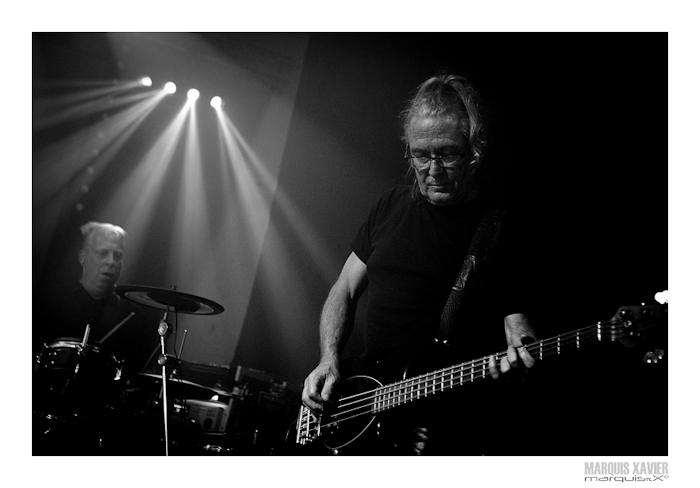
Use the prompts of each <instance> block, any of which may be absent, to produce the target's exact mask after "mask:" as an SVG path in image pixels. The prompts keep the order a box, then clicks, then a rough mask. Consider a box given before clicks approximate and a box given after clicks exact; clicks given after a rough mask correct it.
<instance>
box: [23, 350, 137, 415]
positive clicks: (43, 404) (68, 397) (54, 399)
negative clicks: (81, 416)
mask: <svg viewBox="0 0 700 488" xmlns="http://www.w3.org/2000/svg"><path fill="white" fill-rule="evenodd" d="M122 363H123V361H121V360H120V359H118V358H117V357H116V356H115V355H114V354H112V353H111V352H109V351H108V350H107V349H106V348H104V346H102V345H98V344H95V343H92V342H90V343H88V344H86V345H85V346H83V345H82V342H81V341H79V340H77V339H73V338H68V339H58V340H56V341H54V342H50V343H46V344H44V347H43V349H42V351H41V354H40V355H39V356H38V357H37V360H36V365H35V373H34V380H33V381H34V396H35V406H36V405H37V402H38V406H39V408H40V409H41V410H42V411H44V412H52V411H55V410H56V409H62V410H65V409H66V408H67V409H68V411H70V412H71V413H86V412H92V411H94V409H95V407H103V406H109V405H111V404H113V403H114V402H116V401H117V400H118V398H119V393H120V391H121V390H122V387H123V382H122Z"/></svg>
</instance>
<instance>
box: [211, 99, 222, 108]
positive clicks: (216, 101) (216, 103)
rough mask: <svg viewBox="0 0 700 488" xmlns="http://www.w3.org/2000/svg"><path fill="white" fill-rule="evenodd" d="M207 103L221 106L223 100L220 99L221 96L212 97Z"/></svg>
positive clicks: (216, 106) (217, 106) (215, 106)
mask: <svg viewBox="0 0 700 488" xmlns="http://www.w3.org/2000/svg"><path fill="white" fill-rule="evenodd" d="M209 104H210V105H211V106H212V107H214V108H221V106H222V105H223V104H224V102H223V101H222V100H221V97H214V98H212V99H211V102H209Z"/></svg>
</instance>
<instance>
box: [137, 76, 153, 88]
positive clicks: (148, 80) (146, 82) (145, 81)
mask: <svg viewBox="0 0 700 488" xmlns="http://www.w3.org/2000/svg"><path fill="white" fill-rule="evenodd" d="M139 83H140V84H141V86H151V85H152V84H153V80H152V79H151V77H150V76H144V77H143V78H141V79H140V80H139Z"/></svg>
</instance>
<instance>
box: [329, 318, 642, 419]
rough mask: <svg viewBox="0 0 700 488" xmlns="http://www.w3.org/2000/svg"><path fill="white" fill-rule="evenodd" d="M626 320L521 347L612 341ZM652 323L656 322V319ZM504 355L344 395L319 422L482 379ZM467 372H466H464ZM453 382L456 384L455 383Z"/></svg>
mask: <svg viewBox="0 0 700 488" xmlns="http://www.w3.org/2000/svg"><path fill="white" fill-rule="evenodd" d="M626 322H627V321H626V320H613V321H609V322H606V323H603V322H601V323H598V324H594V325H591V326H587V327H583V328H581V329H577V330H574V331H570V332H567V333H564V334H562V335H560V336H556V337H553V338H549V339H544V340H542V341H536V342H534V343H531V344H528V345H526V346H523V347H525V349H526V350H527V351H528V352H530V354H532V355H533V356H534V357H535V358H537V357H539V358H540V359H542V358H544V357H546V356H549V355H552V354H555V353H556V354H560V353H561V352H564V351H568V350H571V349H574V348H579V347H581V346H582V345H585V344H588V343H591V342H595V341H597V340H599V339H603V337H602V336H601V337H600V338H599V337H598V336H599V333H600V334H604V335H605V336H606V337H605V338H606V339H610V340H611V341H612V340H616V339H618V338H619V337H618V335H622V334H621V333H627V331H626V330H625V329H626V327H625V325H624V324H625V323H626ZM645 322H649V320H648V319H647V320H644V319H642V320H641V321H638V323H637V324H636V325H637V326H640V325H641V326H642V327H638V329H639V328H644V324H645ZM653 322H656V319H655V318H654V319H653ZM506 355H507V353H506V352H505V351H503V352H500V353H497V354H493V355H492V356H485V357H483V358H480V359H476V360H472V361H469V362H466V363H462V364H458V365H454V366H450V367H447V368H443V369H442V370H437V371H434V372H430V373H425V374H423V375H420V376H416V377H414V378H409V379H407V380H402V381H399V382H395V383H391V384H389V385H385V386H382V387H379V388H377V389H375V390H372V391H368V392H363V393H358V394H356V395H351V396H347V397H344V398H342V399H341V400H340V401H339V402H338V407H337V411H336V412H335V413H333V414H331V415H330V416H329V417H330V421H329V422H324V423H322V427H325V426H329V425H336V424H337V423H339V422H342V421H346V420H351V419H354V418H357V417H360V416H364V415H370V414H371V415H374V414H376V413H379V412H381V411H384V410H387V409H389V408H393V407H394V406H398V405H401V404H403V403H406V402H408V401H413V400H417V399H420V398H423V397H426V396H429V395H432V394H434V393H439V392H440V391H444V390H446V389H449V388H452V387H453V386H461V385H463V384H464V383H468V382H472V381H474V380H477V379H482V378H485V377H487V376H489V374H490V371H489V369H488V366H487V364H488V361H489V359H490V357H494V358H495V360H496V368H497V370H500V359H502V358H503V357H505V356H506ZM467 371H468V373H467V374H465V372H467ZM446 380H447V382H448V383H449V386H447V387H446V386H445V382H446ZM455 382H456V383H457V384H456V385H455ZM423 390H425V391H423ZM382 396H385V397H387V399H386V400H378V398H381V397H382ZM377 405H379V406H377Z"/></svg>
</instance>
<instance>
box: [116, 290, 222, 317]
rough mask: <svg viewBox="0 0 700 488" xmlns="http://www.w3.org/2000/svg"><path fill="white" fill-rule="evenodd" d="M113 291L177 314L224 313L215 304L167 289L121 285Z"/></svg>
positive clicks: (128, 298)
mask: <svg viewBox="0 0 700 488" xmlns="http://www.w3.org/2000/svg"><path fill="white" fill-rule="evenodd" d="M115 291H116V292H117V293H118V294H119V295H121V296H123V297H124V298H126V299H127V300H130V301H132V302H136V303H140V304H141V305H146V306H148V307H153V308H159V309H161V310H172V311H174V312H177V313H186V314H193V315H216V314H220V313H221V312H223V311H224V307H222V306H221V305H219V304H218V303H216V302H213V301H211V300H207V299H206V298H202V297H198V296H195V295H190V294H188V293H182V292H181V291H176V290H170V289H168V288H158V287H155V286H142V285H123V286H117V287H116V288H115Z"/></svg>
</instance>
